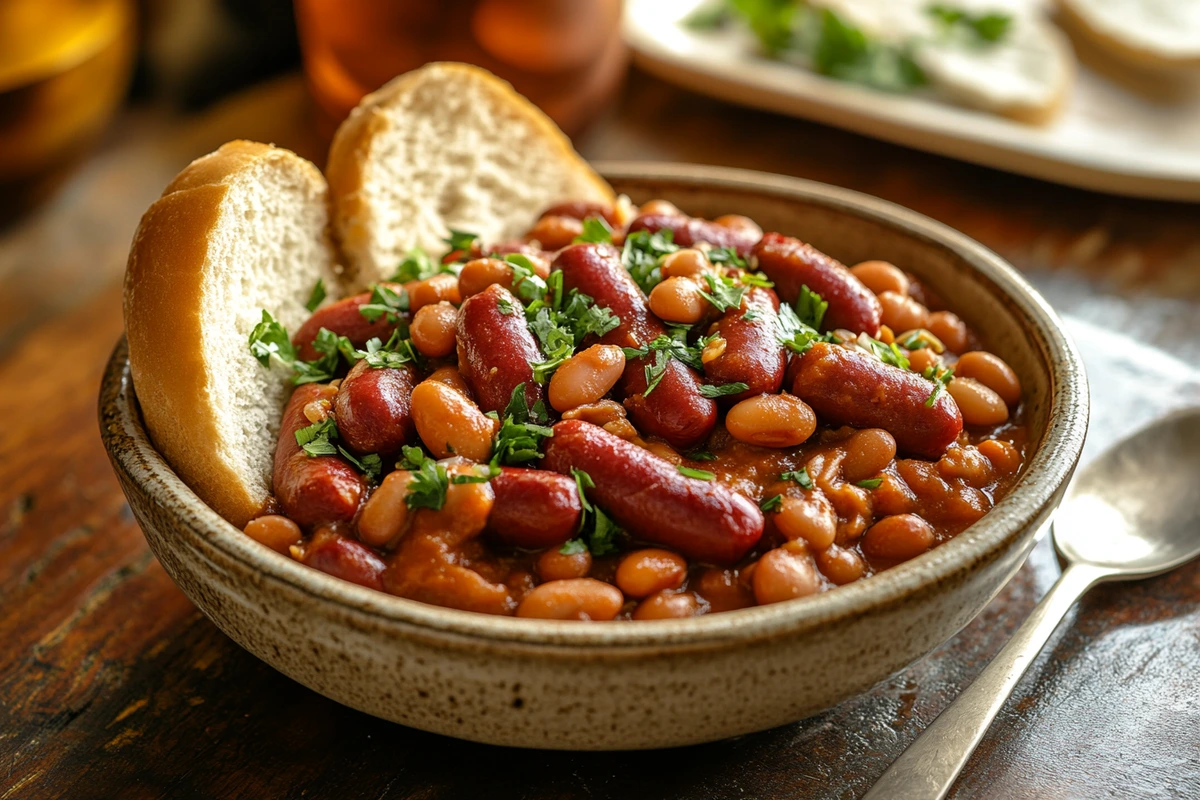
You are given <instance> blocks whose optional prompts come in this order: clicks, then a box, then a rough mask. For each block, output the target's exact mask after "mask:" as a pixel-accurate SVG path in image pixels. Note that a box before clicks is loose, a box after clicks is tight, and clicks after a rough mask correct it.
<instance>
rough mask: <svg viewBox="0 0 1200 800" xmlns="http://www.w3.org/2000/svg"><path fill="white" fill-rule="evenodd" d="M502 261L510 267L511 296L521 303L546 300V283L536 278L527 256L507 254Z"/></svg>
mask: <svg viewBox="0 0 1200 800" xmlns="http://www.w3.org/2000/svg"><path fill="white" fill-rule="evenodd" d="M504 260H505V261H506V262H508V263H509V264H510V265H511V266H512V292H513V294H515V295H516V296H517V297H518V298H520V299H521V301H522V302H523V303H532V302H534V301H535V300H542V301H544V300H545V299H546V293H547V292H548V291H549V289H548V288H547V286H546V282H545V281H544V280H542V279H541V278H540V277H538V274H537V270H535V269H534V268H533V262H532V261H530V260H529V256H526V255H522V254H521V253H509V254H507V255H506V256H504Z"/></svg>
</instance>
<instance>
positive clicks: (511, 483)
mask: <svg viewBox="0 0 1200 800" xmlns="http://www.w3.org/2000/svg"><path fill="white" fill-rule="evenodd" d="M492 491H493V492H495V494H496V501H495V503H494V504H493V506H492V512H491V514H489V515H488V521H487V529H486V530H487V532H488V533H490V534H491V535H492V536H493V537H495V538H496V539H498V540H500V541H502V542H504V543H505V544H508V545H512V546H514V547H528V548H530V549H540V548H543V547H553V546H554V545H559V544H562V543H563V542H565V541H567V540H568V539H570V538H571V537H572V536H574V535H575V532H576V531H577V530H578V529H579V515H580V514H581V513H582V512H583V506H582V505H581V504H580V502H579V490H578V488H577V487H576V486H575V481H573V480H572V479H571V478H567V477H564V476H562V475H559V474H557V473H554V472H547V471H546V470H543V469H521V468H520V467H505V468H504V469H503V470H501V472H500V474H499V475H497V476H496V477H495V478H492Z"/></svg>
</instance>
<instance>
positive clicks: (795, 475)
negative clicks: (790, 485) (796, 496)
mask: <svg viewBox="0 0 1200 800" xmlns="http://www.w3.org/2000/svg"><path fill="white" fill-rule="evenodd" d="M779 479H780V480H782V481H793V482H794V483H797V484H799V486H800V488H801V489H811V488H813V482H812V478H810V477H809V476H808V467H801V468H800V469H797V470H793V471H791V472H785V473H783V474H781V475H780V476H779Z"/></svg>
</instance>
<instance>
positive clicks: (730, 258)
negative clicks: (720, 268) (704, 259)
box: [705, 247, 746, 269]
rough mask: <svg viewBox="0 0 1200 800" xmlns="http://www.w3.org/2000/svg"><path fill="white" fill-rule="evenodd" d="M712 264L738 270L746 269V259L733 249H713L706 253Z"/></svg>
mask: <svg viewBox="0 0 1200 800" xmlns="http://www.w3.org/2000/svg"><path fill="white" fill-rule="evenodd" d="M705 255H706V256H708V261H709V263H711V264H727V265H728V266H730V267H736V268H738V269H745V268H746V259H744V258H742V257H741V256H739V255H738V253H737V250H734V249H733V248H732V247H712V248H709V250H708V252H706V253H705Z"/></svg>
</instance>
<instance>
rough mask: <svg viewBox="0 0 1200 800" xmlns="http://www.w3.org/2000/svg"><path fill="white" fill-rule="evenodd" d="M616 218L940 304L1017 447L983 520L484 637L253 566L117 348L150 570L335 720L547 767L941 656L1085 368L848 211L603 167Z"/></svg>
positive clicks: (398, 602) (1046, 511) (715, 725)
mask: <svg viewBox="0 0 1200 800" xmlns="http://www.w3.org/2000/svg"><path fill="white" fill-rule="evenodd" d="M605 174H606V175H607V176H608V178H609V179H610V180H611V181H612V183H613V185H614V186H615V187H616V188H617V189H618V191H622V192H626V193H628V194H629V195H631V196H632V197H633V199H634V200H635V201H641V200H646V199H649V198H651V197H665V198H667V199H669V200H672V201H674V202H675V203H677V204H678V205H679V206H681V207H682V208H684V209H686V210H688V211H689V212H691V213H694V214H699V215H704V216H713V215H718V214H724V213H743V214H747V215H749V216H751V217H753V218H755V219H756V220H758V221H759V222H760V223H761V224H762V225H763V227H764V228H765V229H767V230H779V231H782V232H784V233H790V234H795V235H798V236H800V237H802V238H804V239H806V240H808V241H811V242H812V243H813V244H814V245H816V246H817V247H819V248H821V249H823V250H826V251H828V252H830V253H831V254H832V255H834V256H836V257H838V258H840V259H842V260H843V261H847V262H849V263H854V262H856V261H859V260H863V259H866V258H883V259H888V260H891V261H893V262H895V263H897V264H899V265H901V266H902V267H904V268H905V269H908V270H910V271H912V272H914V273H915V274H917V275H918V276H920V277H921V278H922V279H923V280H925V281H926V282H928V283H929V284H930V285H931V286H933V287H934V288H935V289H936V290H938V291H939V292H940V293H942V294H943V296H944V297H945V299H946V300H947V302H948V304H949V305H950V306H952V307H953V308H955V309H958V310H961V311H962V312H963V313H962V316H964V317H965V318H966V319H967V321H968V322H969V323H970V324H971V325H972V326H973V327H974V328H975V329H976V330H977V331H979V332H980V333H981V334H982V336H983V338H984V340H985V341H987V342H988V343H989V345H990V347H991V348H992V349H994V350H995V351H996V352H998V353H999V354H1001V355H1002V356H1003V357H1004V358H1005V359H1007V360H1008V361H1009V363H1011V364H1012V365H1013V367H1014V368H1015V369H1016V370H1017V371H1018V373H1019V374H1020V376H1021V379H1022V381H1023V382H1024V384H1025V387H1026V393H1027V397H1028V398H1029V399H1028V406H1027V408H1028V409H1029V421H1030V424H1031V425H1032V428H1033V432H1034V441H1035V442H1036V449H1035V450H1034V451H1033V456H1032V459H1031V460H1030V462H1029V465H1028V467H1027V470H1026V472H1025V474H1024V476H1023V477H1022V479H1021V481H1020V482H1019V484H1018V485H1017V487H1016V488H1015V490H1014V491H1013V492H1012V493H1011V494H1010V495H1009V496H1008V497H1007V498H1005V499H1004V500H1003V501H1001V502H1000V503H999V504H998V505H997V506H996V508H995V509H993V510H992V511H991V512H990V513H989V514H988V515H987V516H986V517H984V519H983V520H981V521H980V522H979V523H977V524H975V525H974V526H972V527H971V528H969V529H968V530H967V531H965V532H964V533H962V534H961V535H960V536H958V537H957V538H955V539H953V540H952V541H950V542H948V543H946V544H945V545H943V546H941V547H939V548H937V549H936V550H934V551H932V552H930V553H927V554H925V555H923V556H921V557H919V558H917V559H914V560H913V561H910V562H908V563H906V564H903V565H901V566H899V567H897V568H895V569H892V570H889V571H888V572H885V573H883V574H881V575H879V576H876V577H873V578H871V579H869V580H866V581H861V582H859V583H855V584H851V585H849V586H846V587H842V588H840V589H838V590H836V591H834V592H830V593H827V594H823V595H819V596H815V597H810V598H805V599H803V600H797V601H792V602H788V603H782V604H778V605H773V606H765V607H760V608H753V609H746V610H743V611H736V612H729V613H725V614H716V615H713V616H709V617H700V618H695V619H688V620H671V621H662V622H651V623H631V622H616V623H594V624H582V623H572V622H547V621H542V620H524V619H513V618H496V617H490V616H485V615H477V614H472V613H468V612H460V611H454V610H449V609H444V608H438V607H434V606H427V605H424V604H421V603H416V602H412V601H408V600H404V599H400V598H396V597H391V596H388V595H384V594H381V593H377V592H373V591H370V590H368V589H364V588H361V587H358V586H355V585H352V584H349V583H345V582H342V581H339V580H336V579H334V578H331V577H329V576H327V575H324V574H323V573H320V572H318V571H316V570H312V569H309V568H307V567H304V566H301V565H300V564H297V563H295V562H293V561H291V560H290V559H288V558H286V557H284V556H281V555H278V554H276V553H274V552H272V551H269V550H267V549H266V548H264V547H261V546H260V545H258V544H257V543H255V542H253V541H252V540H250V539H249V538H248V537H246V536H244V535H243V534H242V533H241V532H240V531H238V530H237V529H236V528H234V527H233V526H232V525H230V524H228V523H227V522H225V521H224V520H223V519H221V518H220V517H218V516H217V515H216V514H215V513H214V512H213V511H211V510H210V509H209V508H207V507H206V506H205V505H204V504H203V503H201V502H200V501H199V500H198V499H197V498H196V496H195V495H193V494H192V493H191V491H189V490H188V488H187V487H186V486H184V485H183V484H182V483H181V482H180V481H179V479H178V478H176V476H175V475H174V473H173V472H172V471H171V469H170V467H169V466H168V465H167V464H166V463H164V462H163V460H162V459H161V458H160V456H159V455H158V454H157V453H156V452H155V450H154V448H153V446H152V445H151V444H150V442H149V439H148V438H147V436H146V433H145V430H144V429H143V428H142V425H141V420H140V415H139V411H138V407H137V400H136V397H135V395H134V391H133V387H132V385H131V381H130V377H129V369H128V362H127V358H126V351H125V346H124V343H123V342H122V343H121V344H120V345H118V347H117V349H116V352H115V353H114V354H113V357H112V361H111V363H110V365H109V369H108V372H107V374H106V376H105V379H104V384H103V387H102V391H101V397H100V407H101V428H102V434H103V437H104V441H105V445H106V447H107V448H108V452H109V455H110V457H111V458H112V462H113V465H114V467H115V469H116V472H117V475H118V477H119V478H120V481H121V485H122V487H123V488H124V490H125V493H126V495H127V496H128V498H129V503H130V505H131V507H132V508H133V512H134V514H135V515H136V517H137V519H138V521H139V523H140V524H141V526H142V529H143V530H144V531H145V533H146V538H147V540H148V541H149V543H150V546H151V548H152V549H153V551H154V553H155V555H157V556H158V558H159V560H160V561H161V562H162V564H163V566H164V567H165V568H166V570H167V572H168V573H169V574H170V575H171V577H172V578H173V579H174V580H175V582H176V583H178V584H179V586H180V588H182V589H183V591H184V592H185V593H186V594H187V595H188V597H190V598H191V599H192V600H193V601H194V602H195V603H196V604H197V605H198V606H199V607H200V608H201V609H202V610H203V611H204V613H205V614H207V615H208V616H209V617H210V618H211V619H212V620H213V621H214V622H215V623H216V624H217V625H218V626H219V627H220V628H221V629H222V630H223V631H225V632H226V633H227V634H229V636H230V637H232V638H233V639H234V640H235V641H237V642H238V643H239V644H241V645H242V646H243V647H245V648H246V649H248V650H249V651H250V652H252V653H254V654H255V655H257V656H258V657H260V658H262V659H263V660H265V661H267V662H268V663H269V664H271V665H273V666H274V667H276V668H277V669H279V670H280V671H282V672H284V673H286V674H287V675H289V676H291V677H292V678H295V679H296V680H298V681H300V682H301V683H303V684H305V685H307V686H310V687H312V688H313V689H315V690H316V691H318V692H321V693H322V694H324V695H327V696H329V697H331V698H333V699H335V700H338V701H339V702H342V703H345V704H347V705H349V706H353V707H354V708H357V709H361V710H362V711H365V712H367V713H369V714H374V715H376V716H379V717H384V718H387V719H391V720H394V721H396V722H400V723H403V724H405V725H411V726H414V727H417V728H422V729H425V730H429V731H435V732H438V733H443V734H447V735H450V736H456V737H461V738H465V739H473V740H477V741H481V742H491V743H496V744H505V745H516V746H522V747H540V748H561V749H590V750H601V749H618V748H621V749H624V748H648V747H667V746H673V745H682V744H689V743H694V742H702V741H709V740H714V739H720V738H723V737H727V736H733V735H736V734H742V733H747V732H750V731H755V730H762V729H765V728H770V727H772V726H776V725H780V724H783V723H786V722H789V721H793V720H796V719H799V718H801V717H804V716H806V715H809V714H812V713H814V712H817V711H820V710H822V709H825V708H828V707H829V706H832V705H834V704H836V703H837V702H839V701H840V700H842V699H844V698H846V697H849V696H851V695H853V694H855V693H857V692H861V691H863V690H864V689H866V688H867V687H869V686H871V685H872V684H874V683H876V682H877V681H879V680H881V679H883V678H885V677H887V676H888V675H890V674H891V673H893V672H895V671H896V670H899V669H901V668H902V667H904V666H905V665H906V664H909V663H910V662H912V661H913V660H915V659H917V658H919V657H921V656H922V655H924V654H925V653H927V652H929V651H930V650H931V649H933V648H934V647H936V646H937V645H939V644H940V643H942V642H944V641H945V640H946V639H948V638H949V637H951V636H953V635H954V634H955V633H956V632H957V631H958V630H959V629H960V628H962V627H963V626H964V625H965V624H966V623H967V622H968V621H969V620H970V619H971V618H972V617H974V616H975V614H976V613H978V612H979V610H980V609H981V608H983V606H984V605H985V604H986V603H987V602H988V601H989V600H990V599H991V598H992V597H993V596H994V595H995V594H996V592H997V591H998V590H999V589H1000V587H1001V586H1003V584H1004V583H1005V581H1007V580H1008V579H1009V577H1011V576H1012V574H1013V573H1014V572H1015V571H1016V570H1017V568H1018V567H1019V566H1020V565H1021V563H1022V561H1023V560H1024V558H1025V555H1026V554H1027V552H1028V550H1029V548H1030V546H1031V545H1032V543H1033V539H1034V534H1035V532H1036V531H1037V530H1038V529H1039V528H1040V527H1041V526H1042V525H1043V524H1044V523H1046V522H1047V520H1048V519H1049V517H1050V514H1051V512H1052V510H1053V509H1054V507H1055V506H1056V504H1057V503H1058V500H1059V498H1060V496H1061V494H1062V491H1063V489H1064V487H1065V484H1066V481H1067V479H1068V478H1069V477H1070V474H1071V472H1072V470H1073V469H1074V467H1075V463H1076V460H1077V459H1078V456H1079V453H1080V450H1081V448H1082V446H1083V438H1084V433H1085V430H1086V427H1087V409H1088V399H1087V386H1086V380H1085V377H1084V372H1083V367H1082V364H1081V363H1080V360H1079V357H1078V355H1077V354H1076V352H1075V349H1074V347H1073V346H1072V344H1071V343H1070V341H1069V340H1068V339H1067V337H1066V335H1065V334H1064V332H1063V329H1062V326H1061V324H1060V322H1059V320H1058V319H1057V318H1056V317H1055V316H1054V314H1053V312H1052V311H1051V310H1050V309H1049V307H1048V306H1047V305H1046V303H1045V302H1044V301H1043V300H1042V299H1041V298H1040V297H1038V296H1037V295H1036V294H1035V293H1034V291H1033V290H1032V289H1031V288H1030V286H1029V285H1028V284H1027V283H1026V282H1025V281H1024V280H1023V279H1022V278H1021V277H1020V276H1018V275H1017V274H1016V273H1015V272H1014V271H1013V270H1012V268H1010V267H1009V266H1007V265H1006V264H1005V263H1004V262H1003V261H1002V260H1001V259H1000V258H999V257H997V256H996V255H995V254H993V253H992V252H990V251H988V250H986V249H985V248H983V247H981V246H980V245H978V244H976V243H975V242H973V241H971V240H970V239H967V238H966V237H964V236H962V235H961V234H958V233H956V232H954V231H952V230H950V229H948V228H946V227H944V226H942V225H940V224H938V223H936V222H933V221H932V220H929V219H927V218H925V217H922V216H920V215H918V214H915V213H912V212H909V211H906V210H904V209H901V208H898V207H896V206H893V205H891V204H888V203H885V202H883V201H880V200H876V199H873V198H870V197H865V196H863V195H859V194H855V193H853V192H849V191H844V190H840V189H834V188H830V187H828V186H823V185H821V184H815V183H811V182H807V181H801V180H795V179H789V178H782V177H778V176H772V175H765V174H761V173H751V172H742V171H735V170H722V169H713V168H701V167H692V166H678V165H675V166H663V165H650V164H637V165H608V166H607V168H606V169H605Z"/></svg>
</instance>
